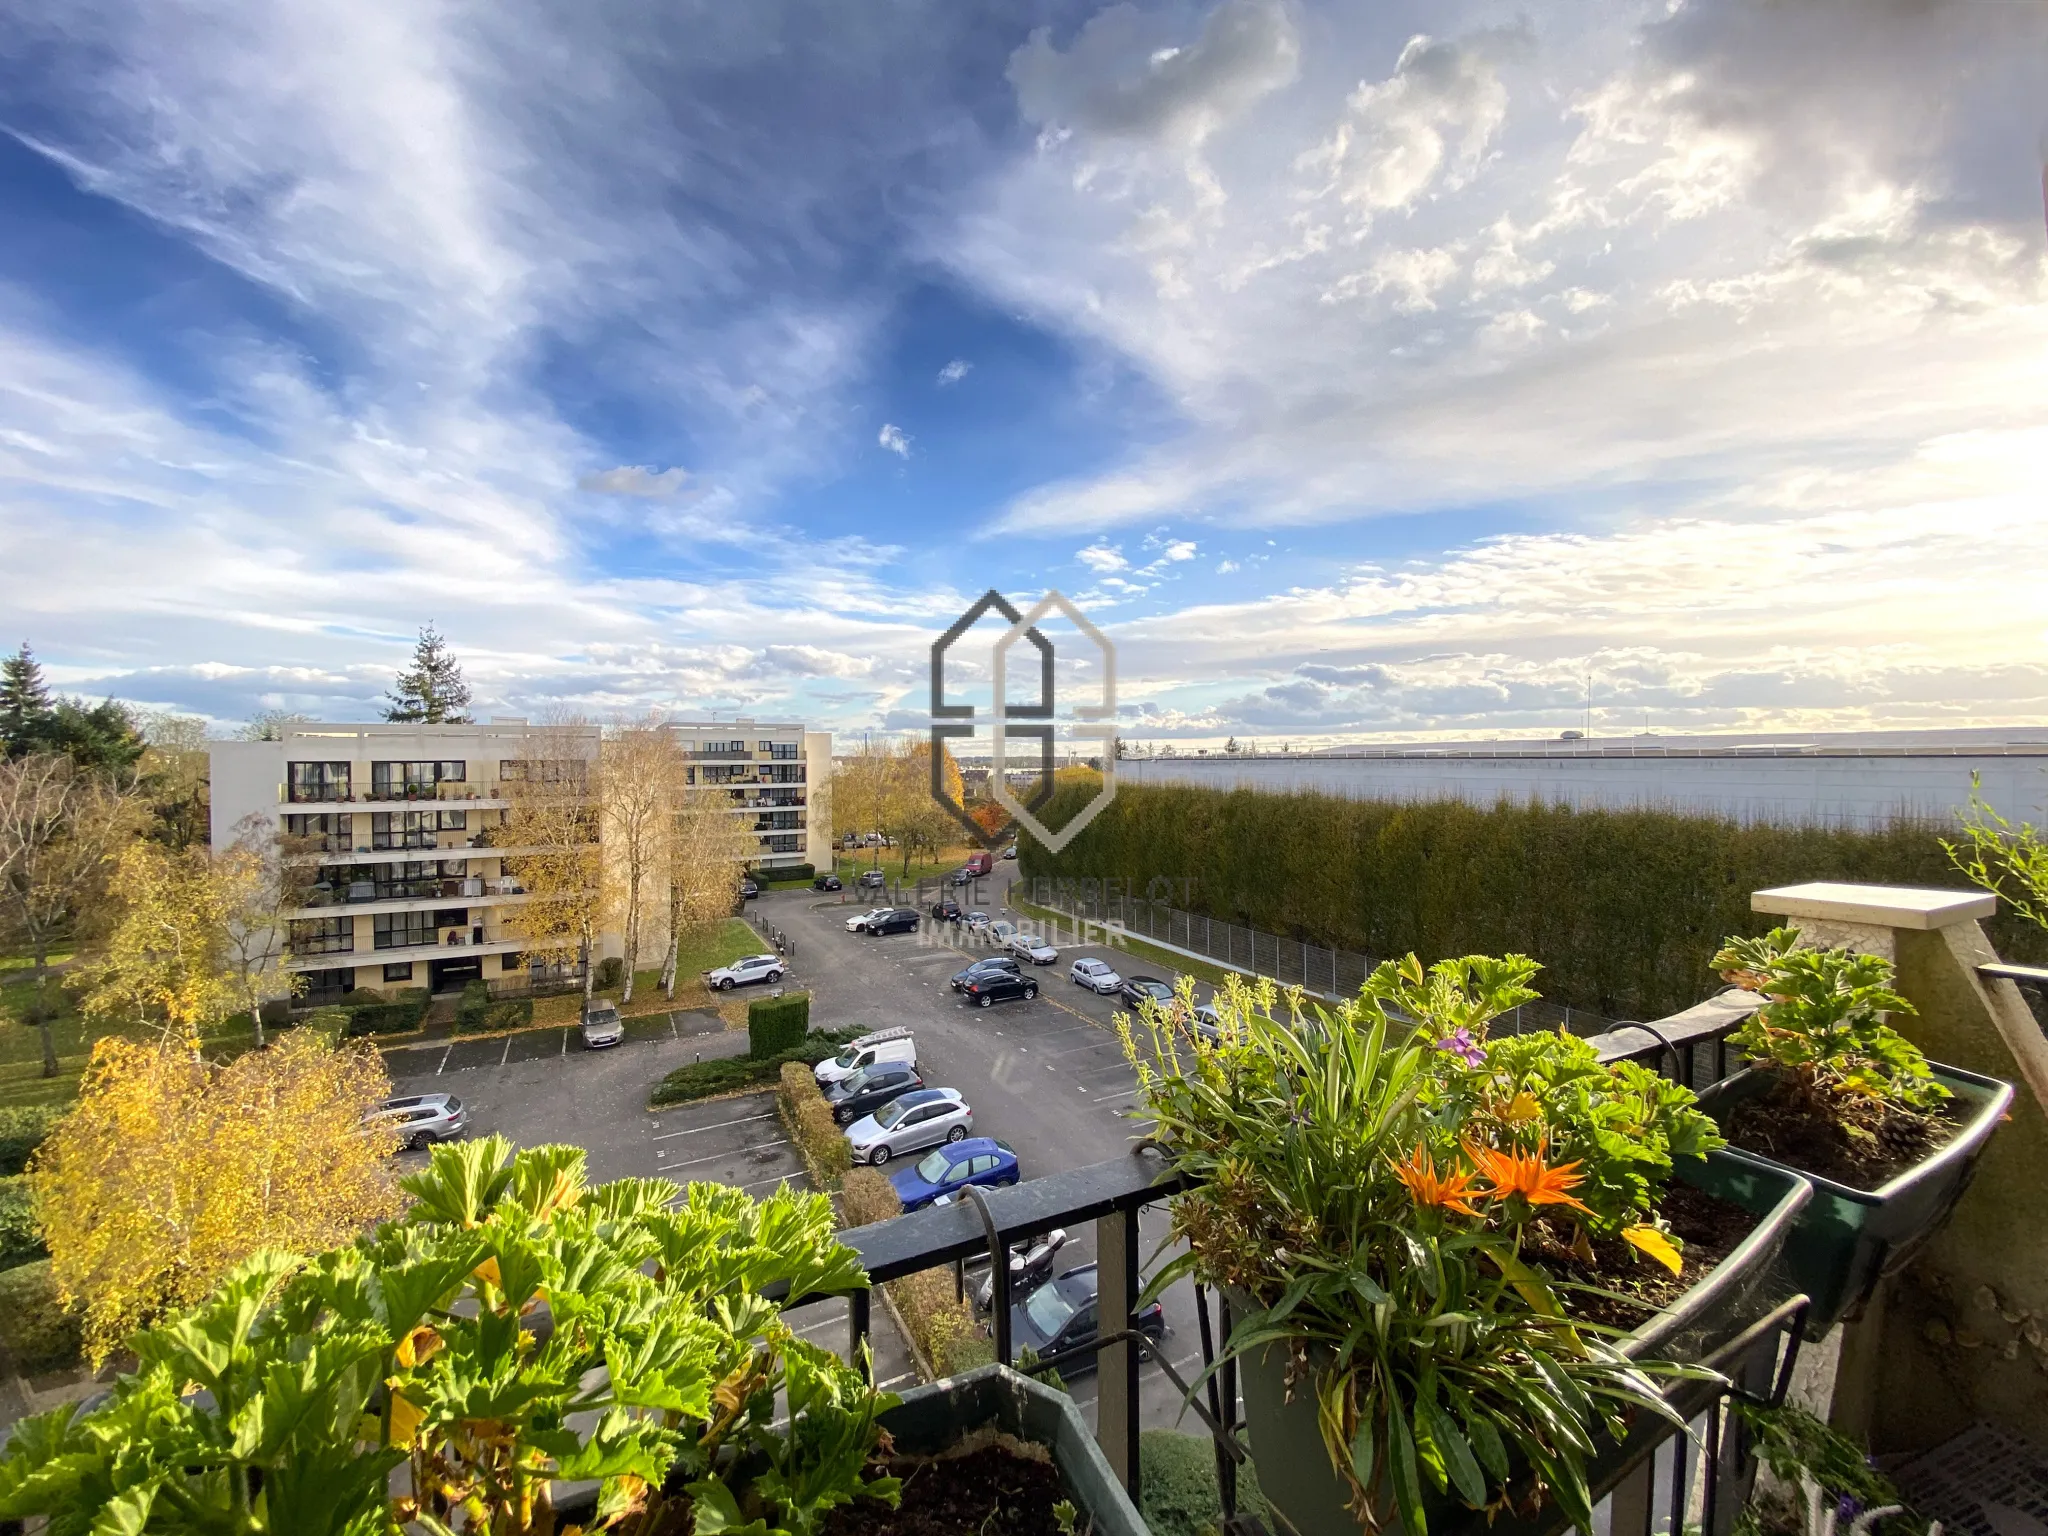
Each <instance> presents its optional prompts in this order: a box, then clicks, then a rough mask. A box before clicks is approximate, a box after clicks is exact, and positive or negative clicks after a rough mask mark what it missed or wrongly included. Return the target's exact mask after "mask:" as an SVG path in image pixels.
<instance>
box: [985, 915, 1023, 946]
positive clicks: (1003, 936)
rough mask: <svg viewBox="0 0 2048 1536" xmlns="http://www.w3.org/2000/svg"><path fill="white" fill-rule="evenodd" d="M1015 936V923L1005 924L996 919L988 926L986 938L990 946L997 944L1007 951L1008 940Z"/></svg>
mask: <svg viewBox="0 0 2048 1536" xmlns="http://www.w3.org/2000/svg"><path fill="white" fill-rule="evenodd" d="M1016 936H1017V925H1016V924H1015V923H1006V922H1003V921H1001V920H1000V919H998V920H997V921H995V922H993V923H990V924H989V925H988V932H987V938H988V941H989V943H991V944H999V945H1001V946H1003V947H1004V948H1006V949H1007V948H1008V947H1009V944H1010V940H1012V939H1014V938H1015V937H1016Z"/></svg>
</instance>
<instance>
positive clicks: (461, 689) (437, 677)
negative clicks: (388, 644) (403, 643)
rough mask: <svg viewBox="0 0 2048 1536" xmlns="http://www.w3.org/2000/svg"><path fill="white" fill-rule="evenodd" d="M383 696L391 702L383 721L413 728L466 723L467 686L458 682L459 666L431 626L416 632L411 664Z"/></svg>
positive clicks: (467, 711) (460, 679) (467, 718)
mask: <svg viewBox="0 0 2048 1536" xmlns="http://www.w3.org/2000/svg"><path fill="white" fill-rule="evenodd" d="M385 697H387V698H388V699H389V700H390V701H391V704H390V707H389V708H388V709H386V710H385V711H384V718H385V719H386V720H398V721H404V722H407V723H410V724H417V725H467V724H469V684H467V683H465V682H464V681H463V680H462V664H461V663H460V662H459V661H457V660H456V659H455V657H454V655H453V654H452V653H451V652H450V651H449V649H448V642H447V641H446V640H444V639H442V638H441V636H440V635H439V634H437V633H436V632H435V630H434V626H433V625H432V624H429V625H427V626H426V627H425V628H424V629H422V630H421V631H420V639H419V644H418V645H416V646H414V647H413V652H412V665H411V666H410V667H409V668H407V669H406V670H405V671H403V672H401V673H399V674H398V686H397V687H396V688H394V689H393V690H392V691H391V692H390V693H389V694H387V695H385Z"/></svg>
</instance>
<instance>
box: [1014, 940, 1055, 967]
mask: <svg viewBox="0 0 2048 1536" xmlns="http://www.w3.org/2000/svg"><path fill="white" fill-rule="evenodd" d="M1010 953H1011V954H1013V955H1016V956H1017V957H1018V958H1019V959H1023V960H1029V961H1030V962H1031V963H1032V964H1033V965H1051V964H1052V963H1053V962H1054V961H1055V960H1057V959H1059V957H1060V952H1059V951H1058V950H1056V949H1054V948H1053V947H1052V946H1051V945H1050V944H1048V943H1046V942H1045V940H1044V939H1041V938H1040V937H1039V936H1038V935H1037V934H1035V933H1019V934H1013V935H1011V938H1010Z"/></svg>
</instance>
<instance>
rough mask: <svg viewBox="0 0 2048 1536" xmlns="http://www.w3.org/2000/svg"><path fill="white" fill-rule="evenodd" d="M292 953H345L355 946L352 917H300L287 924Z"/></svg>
mask: <svg viewBox="0 0 2048 1536" xmlns="http://www.w3.org/2000/svg"><path fill="white" fill-rule="evenodd" d="M286 933H287V937H288V938H289V940H290V943H291V950H292V953H293V954H294V955H346V954H349V953H351V952H352V951H353V950H354V949H355V947H356V923H355V919H354V918H352V917H309V918H300V919H297V920H295V921H293V922H292V923H290V924H289V925H288V926H287V930H286Z"/></svg>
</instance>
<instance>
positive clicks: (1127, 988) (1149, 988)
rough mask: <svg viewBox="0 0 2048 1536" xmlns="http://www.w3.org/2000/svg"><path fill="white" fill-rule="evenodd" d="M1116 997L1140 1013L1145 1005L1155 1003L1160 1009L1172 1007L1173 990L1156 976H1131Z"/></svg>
mask: <svg viewBox="0 0 2048 1536" xmlns="http://www.w3.org/2000/svg"><path fill="white" fill-rule="evenodd" d="M1117 997H1118V999H1119V1000H1120V1001H1121V1002H1123V1003H1124V1005H1125V1006H1126V1007H1129V1008H1130V1009H1132V1010H1133V1011H1136V1012H1142V1011H1143V1009H1144V1007H1145V1005H1146V1004H1147V1003H1155V1004H1157V1005H1158V1006H1159V1007H1161V1008H1171V1007H1172V1006H1173V988H1171V987H1169V986H1168V985H1167V984H1166V983H1165V982H1163V981H1161V980H1160V979H1159V978H1158V977H1157V976H1133V977H1132V978H1131V979H1130V980H1129V981H1127V982H1125V983H1124V984H1123V987H1122V989H1121V990H1120V991H1119V992H1118V993H1117Z"/></svg>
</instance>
